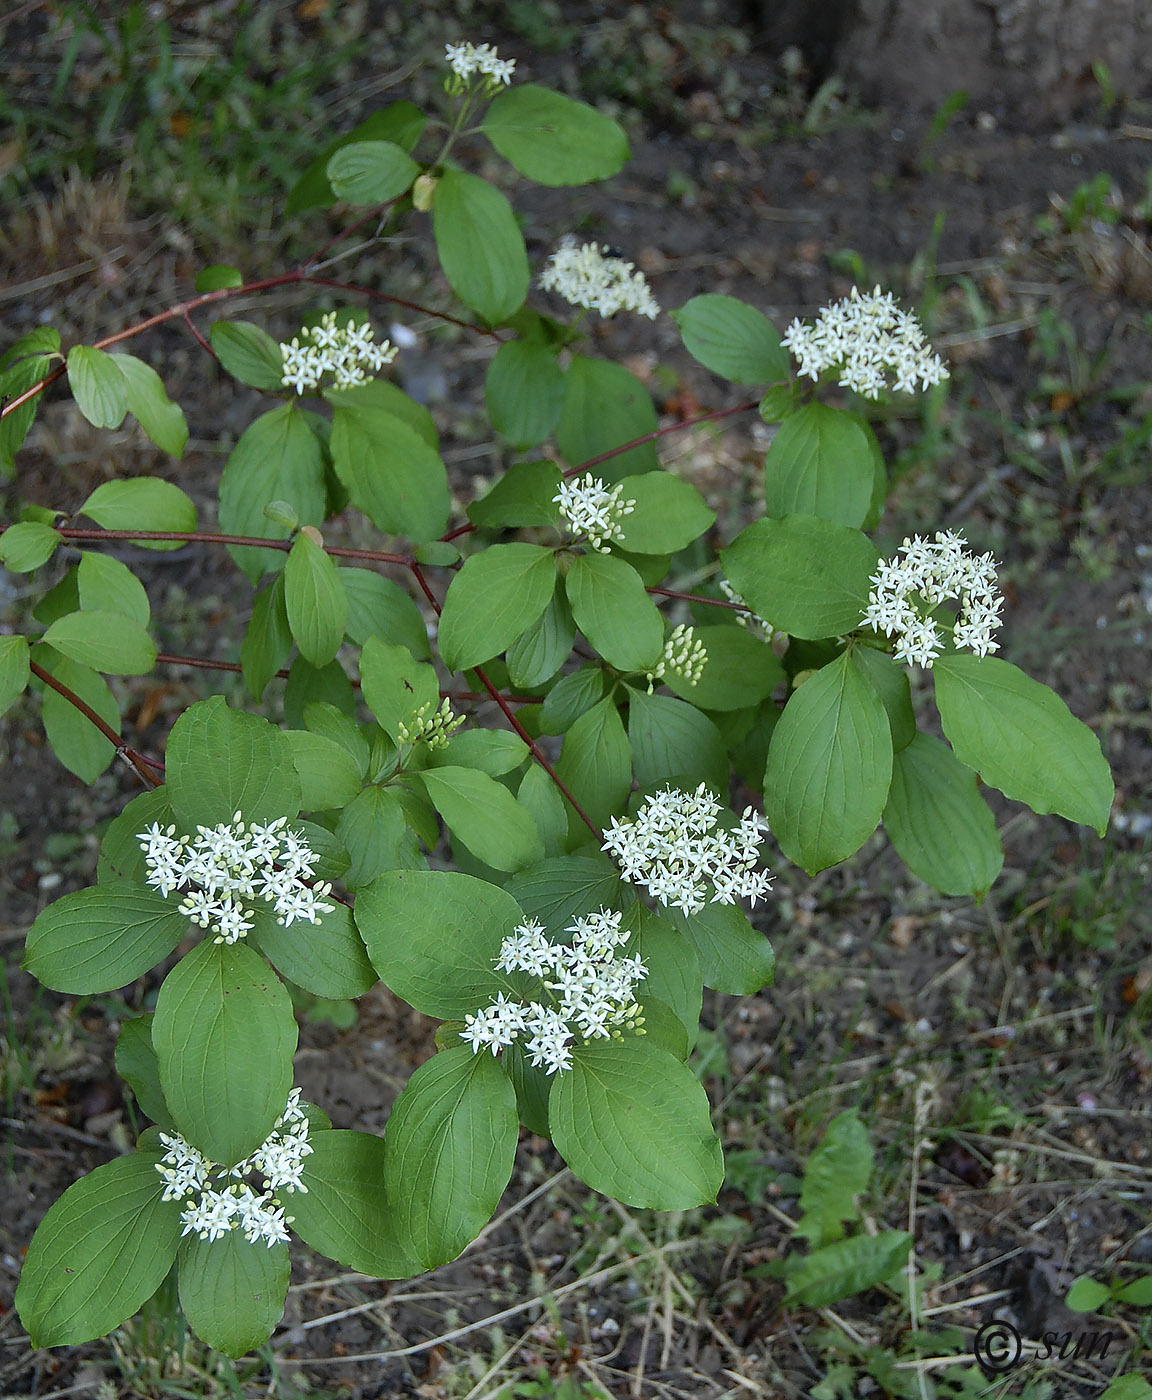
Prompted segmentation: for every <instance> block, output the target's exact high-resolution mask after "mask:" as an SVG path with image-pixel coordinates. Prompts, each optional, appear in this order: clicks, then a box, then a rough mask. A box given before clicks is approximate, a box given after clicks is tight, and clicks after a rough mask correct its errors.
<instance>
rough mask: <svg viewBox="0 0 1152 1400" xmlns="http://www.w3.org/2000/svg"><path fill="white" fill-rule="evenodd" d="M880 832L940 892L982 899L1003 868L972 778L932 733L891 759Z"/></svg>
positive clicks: (989, 820)
mask: <svg viewBox="0 0 1152 1400" xmlns="http://www.w3.org/2000/svg"><path fill="white" fill-rule="evenodd" d="M884 828H885V830H886V831H887V832H888V835H889V837H890V838H891V841H892V844H893V846H895V847H896V850H897V852H898V853H899V855H900V858H901V860H903V862H904V864H905V865H907V866H908V868H909V869H910V870H911V871H912V872H913V874H915V875H918V876H919V877H920V879H921V880H923V881H925V882H926V883H927V884H929V885H931V886H932V887H933V888H934V889H937V890H939V891H940V892H941V894H955V895H959V894H968V895H975V896H977V898H981V897H983V896H984V895H985V894H987V892H988V890H989V889H990V888H991V885H992V882H993V881H994V880H995V879H996V877H997V875H999V874H1000V869H1001V867H1002V866H1003V864H1004V851H1003V848H1002V847H1001V845H1000V837H999V835H998V834H997V831H996V822H995V821H994V819H993V817H992V813H991V812H990V811H989V810H988V804H987V802H985V801H984V799H983V798H982V797H981V796H980V792H979V790H978V788H977V786H976V775H975V774H974V773H973V772H972V770H971V768H967V767H965V765H964V764H963V763H961V762H960V760H959V759H958V758H957V757H956V755H955V754H954V753H953V752H952V750H951V749H950V748H949V747H948V746H947V744H942V743H941V742H940V740H939V739H935V738H933V737H932V735H930V734H917V735H916V737H915V738H914V739H913V740H912V742H911V743H910V744H908V745H907V746H906V747H905V748H903V749H901V750H900V752H899V753H897V754H896V756H895V758H894V760H893V764H892V786H891V788H890V789H889V792H888V805H887V806H886V807H885V808H884Z"/></svg>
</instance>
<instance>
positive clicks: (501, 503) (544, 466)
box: [467, 462, 564, 530]
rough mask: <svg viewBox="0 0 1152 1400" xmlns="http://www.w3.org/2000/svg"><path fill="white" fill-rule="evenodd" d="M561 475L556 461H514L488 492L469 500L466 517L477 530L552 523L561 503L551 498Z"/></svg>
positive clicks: (558, 515) (554, 493)
mask: <svg viewBox="0 0 1152 1400" xmlns="http://www.w3.org/2000/svg"><path fill="white" fill-rule="evenodd" d="M563 479H564V477H563V474H562V472H561V471H560V468H559V467H558V466H557V465H556V463H555V462H514V463H513V464H512V466H510V467H509V468H508V470H507V471H506V472H505V473H504V475H503V476H501V477H500V478H499V479H498V480H497V482H496V484H495V486H493V487H492V489H491V491H489V492H488V493H487V495H485V496H481V498H480V499H479V500H478V501H473V502H472V504H471V505H470V506H469V507H468V512H467V514H468V519H469V520H470V521H471V522H472V524H473V525H475V526H476V528H477V529H479V530H509V529H518V528H520V527H521V526H523V525H555V524H556V522H557V521H558V520H559V519H560V507H559V505H558V504H557V503H556V501H555V500H554V499H553V498H554V497H555V496H556V495H557V494H558V493H559V490H560V483H561V481H563Z"/></svg>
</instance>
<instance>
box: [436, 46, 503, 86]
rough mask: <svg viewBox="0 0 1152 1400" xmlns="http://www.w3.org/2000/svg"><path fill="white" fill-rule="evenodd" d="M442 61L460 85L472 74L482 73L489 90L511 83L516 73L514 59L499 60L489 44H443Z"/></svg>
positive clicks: (495, 51)
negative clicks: (477, 45)
mask: <svg viewBox="0 0 1152 1400" xmlns="http://www.w3.org/2000/svg"><path fill="white" fill-rule="evenodd" d="M444 61H445V62H446V63H447V64H448V66H449V68H451V70H452V72H453V74H454V75H455V76H456V77H457V78H459V79H460V81H461V83H467V82H468V80H469V79H470V78H471V77H472V74H473V73H482V74H483V75H484V76H485V77H486V78H487V79H488V86H489V87H490V88H496V87H499V86H500V85H501V84H502V83H503V84H507V83H510V82H511V81H512V74H513V73H514V72H515V71H516V60H515V59H514V58H500V56H499V54H498V52H497V50H496V49H495V48H494V47H493V46H492V45H491V44H481V45H479V47H475V46H474V45H472V44H445V45H444Z"/></svg>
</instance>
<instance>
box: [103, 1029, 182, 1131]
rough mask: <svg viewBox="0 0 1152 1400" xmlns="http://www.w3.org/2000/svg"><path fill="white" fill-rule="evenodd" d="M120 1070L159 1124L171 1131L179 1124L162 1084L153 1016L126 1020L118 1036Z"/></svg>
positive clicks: (117, 1062) (147, 1112)
mask: <svg viewBox="0 0 1152 1400" xmlns="http://www.w3.org/2000/svg"><path fill="white" fill-rule="evenodd" d="M116 1073H117V1074H118V1075H119V1076H120V1078H121V1079H123V1080H124V1081H125V1083H126V1084H127V1085H128V1087H129V1088H130V1089H131V1090H132V1092H133V1093H134V1094H135V1095H136V1102H137V1103H138V1104H139V1105H140V1109H141V1111H142V1112H143V1113H146V1114H147V1115H148V1117H149V1118H151V1119H152V1121H153V1123H155V1124H156V1125H157V1126H158V1127H160V1128H164V1129H165V1130H166V1131H168V1132H171V1131H172V1129H173V1128H174V1127H175V1124H174V1123H173V1122H172V1115H171V1114H170V1113H169V1112H168V1105H167V1104H166V1103H165V1102H164V1091H163V1089H161V1087H160V1065H159V1062H158V1060H157V1059H156V1051H155V1049H154V1048H153V1045H152V1017H151V1016H133V1017H132V1018H131V1019H130V1020H127V1021H124V1022H122V1024H121V1026H120V1034H119V1036H118V1037H117V1039H116Z"/></svg>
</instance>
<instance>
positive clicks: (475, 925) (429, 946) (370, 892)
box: [355, 869, 523, 1021]
mask: <svg viewBox="0 0 1152 1400" xmlns="http://www.w3.org/2000/svg"><path fill="white" fill-rule="evenodd" d="M355 915H356V924H357V926H358V928H359V929H360V936H361V937H362V938H363V939H364V944H365V946H366V947H367V949H368V956H369V957H370V958H371V959H372V964H373V966H374V967H375V968H376V971H377V972H378V973H379V974H380V976H381V977H382V978H383V980H384V982H385V984H386V985H387V986H388V987H390V988H391V990H392V991H393V992H395V993H396V995H397V996H399V997H402V998H403V1000H404V1001H406V1002H408V1004H409V1005H410V1006H413V1007H415V1009H416V1010H417V1011H421V1012H423V1013H424V1015H426V1016H436V1017H438V1018H439V1019H440V1020H443V1021H452V1020H460V1021H462V1020H463V1019H464V1017H465V1016H469V1015H475V1013H476V1011H477V1010H478V1009H479V1008H480V1007H482V1006H486V1005H487V1004H488V1003H489V1002H491V1001H493V1000H494V999H495V997H496V995H497V993H498V992H505V993H508V992H510V991H512V990H513V988H512V984H511V983H510V982H509V980H508V978H507V977H506V976H505V975H504V974H503V973H500V972H497V971H496V966H495V960H496V958H498V957H499V955H500V944H501V942H502V940H503V939H504V938H505V937H506V936H507V935H508V934H510V933H511V932H512V930H513V928H515V926H516V925H517V924H518V923H520V922H521V920H522V917H523V915H522V914H521V911H520V906H519V905H518V904H517V903H516V901H515V899H513V898H512V896H511V895H510V894H507V893H505V891H504V890H502V889H500V888H498V887H497V886H496V885H490V884H488V883H487V881H485V880H477V879H476V878H475V877H474V876H472V875H461V874H458V873H456V872H455V871H447V870H427V869H425V870H389V871H387V872H386V873H385V874H383V875H380V876H378V877H377V879H375V880H373V881H372V883H371V884H370V885H367V886H366V887H365V888H364V889H362V890H361V891H360V892H359V894H358V895H357V896H356V908H355Z"/></svg>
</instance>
